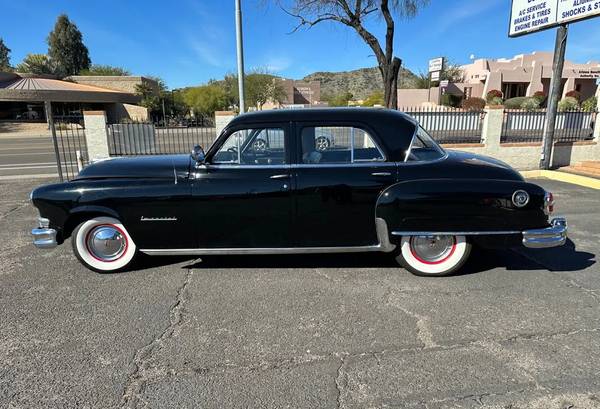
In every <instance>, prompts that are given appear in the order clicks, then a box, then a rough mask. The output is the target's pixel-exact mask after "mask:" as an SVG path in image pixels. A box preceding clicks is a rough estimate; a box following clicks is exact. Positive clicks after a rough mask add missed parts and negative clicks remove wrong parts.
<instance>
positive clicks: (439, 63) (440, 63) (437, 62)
mask: <svg viewBox="0 0 600 409" xmlns="http://www.w3.org/2000/svg"><path fill="white" fill-rule="evenodd" d="M443 70H444V57H439V58H434V59H432V60H429V83H428V84H427V88H428V93H429V94H428V97H427V102H431V81H439V80H440V75H441V73H442V71H443Z"/></svg>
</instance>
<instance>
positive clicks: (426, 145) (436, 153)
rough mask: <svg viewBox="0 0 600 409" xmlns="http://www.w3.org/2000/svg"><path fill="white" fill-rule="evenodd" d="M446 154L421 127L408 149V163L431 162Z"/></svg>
mask: <svg viewBox="0 0 600 409" xmlns="http://www.w3.org/2000/svg"><path fill="white" fill-rule="evenodd" d="M445 154H446V153H445V152H444V150H443V149H442V148H441V147H440V145H438V144H437V142H436V141H434V140H433V138H432V137H431V136H430V135H429V134H428V133H427V131H425V130H424V129H423V128H422V127H420V126H419V128H418V129H417V132H416V133H415V135H414V137H413V140H412V142H411V145H410V148H409V149H408V156H407V157H406V160H405V161H406V162H420V161H430V160H435V159H440V158H443V157H444V155H445Z"/></svg>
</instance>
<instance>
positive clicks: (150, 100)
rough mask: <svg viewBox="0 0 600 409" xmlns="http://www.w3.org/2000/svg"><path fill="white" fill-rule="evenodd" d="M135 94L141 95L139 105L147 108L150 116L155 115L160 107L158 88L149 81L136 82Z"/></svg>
mask: <svg viewBox="0 0 600 409" xmlns="http://www.w3.org/2000/svg"><path fill="white" fill-rule="evenodd" d="M135 94H136V95H138V96H140V97H141V100H140V105H141V106H143V107H145V108H148V110H149V111H150V115H151V116H155V115H156V114H157V113H158V112H159V110H160V109H161V104H160V96H159V90H157V89H156V88H154V87H152V86H151V85H150V84H149V83H147V82H142V83H141V84H136V85H135Z"/></svg>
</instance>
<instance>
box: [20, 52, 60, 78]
mask: <svg viewBox="0 0 600 409" xmlns="http://www.w3.org/2000/svg"><path fill="white" fill-rule="evenodd" d="M15 71H16V72H22V73H31V74H54V73H55V72H56V66H55V65H54V62H53V61H52V60H51V59H50V58H49V57H48V56H47V55H46V54H27V55H26V56H25V58H23V61H21V62H20V63H19V64H17V66H16V67H15Z"/></svg>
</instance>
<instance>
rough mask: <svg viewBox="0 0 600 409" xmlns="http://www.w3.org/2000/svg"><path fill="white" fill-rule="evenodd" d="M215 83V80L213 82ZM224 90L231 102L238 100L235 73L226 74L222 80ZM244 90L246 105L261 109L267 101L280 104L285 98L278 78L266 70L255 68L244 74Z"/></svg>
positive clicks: (283, 89) (284, 92)
mask: <svg viewBox="0 0 600 409" xmlns="http://www.w3.org/2000/svg"><path fill="white" fill-rule="evenodd" d="M215 83H216V82H215ZM222 86H223V89H224V90H225V92H226V93H227V94H228V95H229V96H230V97H231V102H232V103H238V102H239V89H238V86H237V75H234V74H228V75H226V76H225V78H224V79H223V81H222ZM244 91H245V98H246V101H245V102H246V106H253V107H256V108H257V109H259V110H260V109H262V107H263V105H264V104H266V103H267V102H274V103H279V104H281V103H282V102H283V101H285V99H286V90H285V87H284V86H283V83H282V82H281V80H280V78H279V77H277V76H275V75H273V74H270V73H269V72H268V71H266V70H260V69H256V70H253V71H252V72H251V73H250V74H248V75H246V76H245V80H244Z"/></svg>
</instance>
